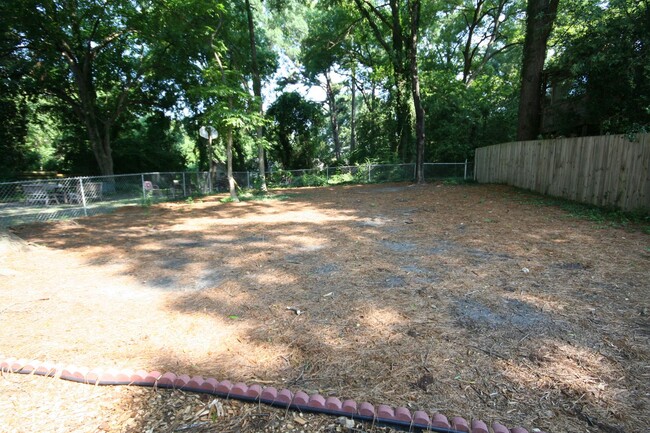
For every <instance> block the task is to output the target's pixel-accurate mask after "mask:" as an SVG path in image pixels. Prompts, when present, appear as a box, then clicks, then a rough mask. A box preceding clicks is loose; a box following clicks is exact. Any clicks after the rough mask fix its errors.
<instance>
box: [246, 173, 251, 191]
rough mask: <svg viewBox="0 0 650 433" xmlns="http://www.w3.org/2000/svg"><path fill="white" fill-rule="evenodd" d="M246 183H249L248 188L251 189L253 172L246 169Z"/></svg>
mask: <svg viewBox="0 0 650 433" xmlns="http://www.w3.org/2000/svg"><path fill="white" fill-rule="evenodd" d="M246 185H248V189H251V172H250V171H248V170H246Z"/></svg>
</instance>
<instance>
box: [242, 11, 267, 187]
mask: <svg viewBox="0 0 650 433" xmlns="http://www.w3.org/2000/svg"><path fill="white" fill-rule="evenodd" d="M246 14H247V16H248V38H249V42H250V47H251V72H252V74H253V95H254V96H255V98H256V99H257V103H258V104H259V113H260V116H263V115H264V108H263V107H262V80H261V78H260V68H259V64H258V63H257V44H256V42H255V23H254V22H253V9H252V8H251V2H250V0H246ZM256 135H257V156H258V167H259V172H260V190H261V191H262V192H267V191H268V188H267V186H266V174H265V172H266V167H265V164H264V141H263V138H264V130H263V128H262V126H261V125H260V126H258V127H257V131H256Z"/></svg>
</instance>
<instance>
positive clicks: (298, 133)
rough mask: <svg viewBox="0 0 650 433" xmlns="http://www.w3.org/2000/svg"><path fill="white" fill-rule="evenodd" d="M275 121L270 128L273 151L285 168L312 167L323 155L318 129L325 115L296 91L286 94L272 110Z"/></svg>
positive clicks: (272, 106)
mask: <svg viewBox="0 0 650 433" xmlns="http://www.w3.org/2000/svg"><path fill="white" fill-rule="evenodd" d="M267 114H268V115H269V116H271V117H272V118H273V126H272V127H271V128H270V131H269V132H270V134H271V139H272V140H271V141H272V142H273V143H274V145H273V147H272V149H271V150H272V152H273V154H274V157H275V158H276V159H277V160H279V161H280V163H281V164H282V168H284V169H285V170H290V169H294V168H305V167H311V166H312V165H313V163H314V160H315V159H316V158H318V157H320V156H321V154H320V143H319V141H318V128H319V126H320V124H321V122H322V120H321V117H322V113H321V112H320V108H319V107H318V105H317V104H315V103H313V102H310V101H307V100H305V99H304V98H303V97H302V96H300V94H298V93H297V92H289V93H283V94H282V95H280V97H279V98H278V99H277V100H276V101H275V102H274V103H273V104H272V105H271V106H270V107H269V109H268V110H267Z"/></svg>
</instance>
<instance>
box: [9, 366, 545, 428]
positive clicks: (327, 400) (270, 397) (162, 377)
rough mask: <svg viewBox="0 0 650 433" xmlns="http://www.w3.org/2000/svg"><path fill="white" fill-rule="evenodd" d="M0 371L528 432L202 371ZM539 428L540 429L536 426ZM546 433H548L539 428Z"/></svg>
mask: <svg viewBox="0 0 650 433" xmlns="http://www.w3.org/2000/svg"><path fill="white" fill-rule="evenodd" d="M0 359H1V361H0V372H3V373H16V374H33V375H37V376H48V377H54V378H59V379H63V380H69V381H72V382H78V383H83V384H88V385H100V386H116V385H128V386H146V387H150V388H163V389H178V390H182V391H188V392H195V393H201V394H210V395H215V396H218V397H222V398H226V399H228V398H232V399H237V400H242V401H246V402H256V403H264V404H267V405H270V406H275V407H280V408H285V409H293V410H299V411H303V412H313V413H321V414H326V415H334V416H345V417H348V418H351V419H354V420H359V421H370V422H374V423H378V424H383V425H388V426H391V427H396V428H400V429H403V430H407V431H431V432H438V433H528V430H526V429H524V428H522V427H514V428H512V429H508V428H507V427H506V426H504V425H503V424H499V423H496V422H495V423H493V424H492V429H491V431H490V429H488V426H487V424H486V423H484V422H483V421H480V420H472V421H471V422H468V421H467V420H466V419H464V418H461V417H454V418H452V419H451V421H449V420H448V419H447V417H446V416H444V415H442V414H440V413H435V414H431V416H429V414H427V413H426V412H424V411H415V412H413V413H411V411H410V410H409V409H407V408H405V407H392V406H389V405H385V404H380V405H377V406H376V407H375V406H373V405H372V404H370V403H368V402H363V403H360V404H358V403H357V402H356V401H354V400H345V401H343V402H342V401H341V400H339V399H338V398H336V397H324V396H322V395H320V394H313V395H308V394H307V393H305V392H303V391H296V392H292V391H290V390H288V389H282V390H277V389H276V388H274V387H272V386H269V387H262V386H260V385H257V384H254V385H250V386H249V385H247V384H245V383H243V382H239V383H235V384H233V383H232V382H230V381H229V380H223V381H218V380H216V379H214V378H204V377H202V376H193V377H190V376H188V375H186V374H183V375H177V374H175V373H170V372H167V373H161V372H158V371H151V372H147V371H144V370H117V369H101V368H96V369H92V370H90V369H88V368H84V367H77V366H74V365H68V366H66V365H62V364H54V363H50V362H41V361H37V360H29V359H16V358H2V357H0ZM536 431H537V430H536ZM539 433H544V432H539Z"/></svg>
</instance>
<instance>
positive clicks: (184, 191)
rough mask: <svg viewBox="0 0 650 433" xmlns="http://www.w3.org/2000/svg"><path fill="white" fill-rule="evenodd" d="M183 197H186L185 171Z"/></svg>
mask: <svg viewBox="0 0 650 433" xmlns="http://www.w3.org/2000/svg"><path fill="white" fill-rule="evenodd" d="M183 197H187V192H186V190H185V172H183Z"/></svg>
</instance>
